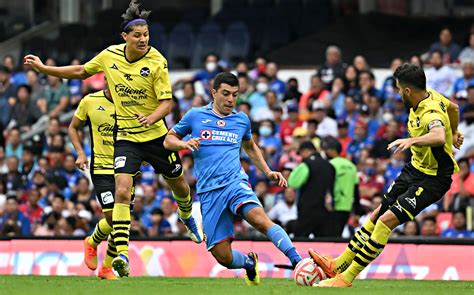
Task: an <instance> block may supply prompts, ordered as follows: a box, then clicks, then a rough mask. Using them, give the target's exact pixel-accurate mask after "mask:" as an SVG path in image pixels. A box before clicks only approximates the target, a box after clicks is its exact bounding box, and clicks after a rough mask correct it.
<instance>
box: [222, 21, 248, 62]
mask: <svg viewBox="0 0 474 295" xmlns="http://www.w3.org/2000/svg"><path fill="white" fill-rule="evenodd" d="M223 44H224V45H223V46H222V51H221V58H222V59H224V60H226V61H229V62H234V61H235V60H237V59H239V58H246V57H247V56H248V53H249V49H250V35H249V32H248V29H247V25H245V24H244V23H242V22H235V23H232V24H230V25H229V27H228V28H227V31H226V33H225V36H224V41H223Z"/></svg>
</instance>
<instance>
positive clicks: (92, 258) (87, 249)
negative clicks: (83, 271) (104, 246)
mask: <svg viewBox="0 0 474 295" xmlns="http://www.w3.org/2000/svg"><path fill="white" fill-rule="evenodd" d="M90 238H91V237H86V238H85V239H84V264H85V265H86V266H87V267H88V268H89V269H90V270H96V269H97V248H94V247H92V246H91V245H90V244H89V239H90Z"/></svg>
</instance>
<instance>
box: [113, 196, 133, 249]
mask: <svg viewBox="0 0 474 295" xmlns="http://www.w3.org/2000/svg"><path fill="white" fill-rule="evenodd" d="M112 220H113V230H114V233H113V239H114V243H115V246H116V248H117V254H123V255H125V256H127V257H128V241H129V239H130V205H128V204H122V203H115V205H114V210H113V213H112Z"/></svg>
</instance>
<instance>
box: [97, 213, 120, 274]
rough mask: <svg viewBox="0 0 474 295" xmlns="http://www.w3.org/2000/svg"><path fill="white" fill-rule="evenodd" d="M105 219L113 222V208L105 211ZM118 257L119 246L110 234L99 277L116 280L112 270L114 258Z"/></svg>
mask: <svg viewBox="0 0 474 295" xmlns="http://www.w3.org/2000/svg"><path fill="white" fill-rule="evenodd" d="M104 215H105V219H106V220H107V221H108V222H110V223H109V224H112V210H109V211H106V212H104ZM115 257H117V247H116V246H115V243H114V239H113V238H112V236H111V235H110V236H109V238H108V241H107V251H106V253H105V256H104V261H103V262H102V267H101V268H100V269H99V273H98V275H97V276H98V277H99V278H101V279H105V280H116V279H117V277H116V276H115V274H114V272H113V271H112V260H113V259H114V258H115Z"/></svg>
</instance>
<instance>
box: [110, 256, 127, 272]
mask: <svg viewBox="0 0 474 295" xmlns="http://www.w3.org/2000/svg"><path fill="white" fill-rule="evenodd" d="M112 268H113V269H114V270H115V271H116V272H117V273H118V275H119V276H120V277H128V275H129V274H130V264H129V263H128V258H127V256H125V255H123V254H119V255H118V256H117V257H115V258H114V260H112Z"/></svg>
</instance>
